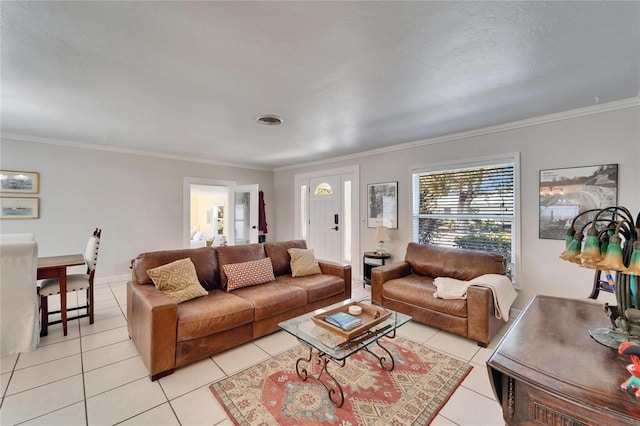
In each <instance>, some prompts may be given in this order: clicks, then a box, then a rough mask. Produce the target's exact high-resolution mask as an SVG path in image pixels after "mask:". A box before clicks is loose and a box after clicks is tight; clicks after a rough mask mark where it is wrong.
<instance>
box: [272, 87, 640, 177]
mask: <svg viewBox="0 0 640 426" xmlns="http://www.w3.org/2000/svg"><path fill="white" fill-rule="evenodd" d="M637 106H640V96H637V97H635V98H629V99H623V100H620V101H613V102H607V103H604V104H598V105H591V106H588V107H584V108H578V109H573V110H569V111H563V112H559V113H555V114H548V115H542V116H539V117H534V118H528V119H525V120H519V121H512V122H510V123H505V124H498V125H495V126H489V127H483V128H480V129H475V130H469V131H466V132H460V133H453V134H450V135H444V136H437V137H433V138H428V139H421V140H418V141H413V142H407V143H402V144H397V145H391V146H387V147H384V148H378V149H372V150H369V151H363V152H359V153H356V154H350V155H345V156H341V157H334V158H329V159H325V160H318V161H312V162H308V163H302V164H296V165H293V166H285V167H277V168H275V169H274V170H273V171H274V172H281V171H286V170H293V169H301V168H306V167H312V166H320V165H325V164H329V163H335V162H338V161H348V160H354V159H358V158H364V157H369V156H372V155H379V154H386V153H390V152H396V151H402V150H405V149H412V148H418V147H421V146H426V145H434V144H438V143H444V142H451V141H456V140H461V139H467V138H472V137H477V136H482V135H488V134H491V133H499V132H505V131H508V130H515V129H521V128H524V127H532V126H538V125H541V124H547V123H552V122H554V121H563V120H571V119H574V118H579V117H585V116H589V115H593V114H602V113H605V112H610V111H618V110H623V109H627V108H633V107H637Z"/></svg>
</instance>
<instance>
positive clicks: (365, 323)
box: [311, 302, 391, 340]
mask: <svg viewBox="0 0 640 426" xmlns="http://www.w3.org/2000/svg"><path fill="white" fill-rule="evenodd" d="M353 305H356V306H360V307H361V308H362V313H361V314H360V315H354V316H356V317H358V318H360V319H361V320H362V324H361V325H360V326H358V327H355V328H352V329H351V330H348V331H347V330H343V329H341V328H339V327H336V326H334V325H333V324H329V323H328V322H326V321H325V320H324V319H325V318H326V317H328V316H329V315H331V314H335V313H336V312H345V313H347V314H348V313H349V306H353ZM390 315H391V313H390V312H389V311H387V310H385V309H384V308H383V307H381V306H374V305H369V304H366V303H360V302H353V303H349V304H348V305H343V306H340V307H338V308H335V309H331V310H329V311H327V312H323V313H321V314H319V315H315V316H313V317H311V321H313V322H314V323H315V324H316V325H318V326H320V327H322V328H325V329H327V330H329V331H331V332H333V333H336V334H338V335H339V336H341V337H343V338H345V339H347V340H351V339H353V338H354V337H357V336H359V335H361V334H362V333H364V332H366V331H367V330H369V329H370V328H371V327H374V326H376V325H378V324H380V323H381V322H382V321H384V320H386V319H387V318H389V316H390Z"/></svg>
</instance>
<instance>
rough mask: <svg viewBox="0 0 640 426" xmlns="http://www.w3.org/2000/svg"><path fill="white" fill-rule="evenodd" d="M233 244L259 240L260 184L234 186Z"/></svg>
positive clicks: (232, 201)
mask: <svg viewBox="0 0 640 426" xmlns="http://www.w3.org/2000/svg"><path fill="white" fill-rule="evenodd" d="M232 195H233V200H231V202H230V205H232V206H233V207H232V209H233V212H232V218H233V219H232V220H233V240H232V241H233V245H242V244H253V243H257V242H258V185H257V184H255V185H239V186H235V187H233V191H232Z"/></svg>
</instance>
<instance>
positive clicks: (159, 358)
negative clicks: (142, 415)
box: [127, 281, 178, 380]
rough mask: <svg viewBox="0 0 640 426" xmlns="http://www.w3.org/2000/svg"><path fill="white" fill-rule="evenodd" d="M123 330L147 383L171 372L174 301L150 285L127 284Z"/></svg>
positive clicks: (175, 325) (175, 328) (175, 329)
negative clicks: (144, 368) (142, 366)
mask: <svg viewBox="0 0 640 426" xmlns="http://www.w3.org/2000/svg"><path fill="white" fill-rule="evenodd" d="M127 327H128V330H129V337H131V339H132V340H133V343H134V344H135V345H136V347H137V348H138V351H139V352H140V356H141V357H142V360H143V361H144V363H145V365H146V366H147V369H148V370H149V375H150V376H151V380H155V379H157V378H160V377H162V376H164V375H165V374H168V373H170V372H172V371H173V369H174V368H175V357H176V339H177V334H178V305H177V304H176V302H174V301H173V300H171V298H169V296H167V295H165V294H164V293H163V292H161V291H160V290H158V289H157V288H155V287H154V286H153V285H149V284H143V285H141V284H138V283H136V282H133V281H129V282H128V283H127ZM163 373H164V374H163Z"/></svg>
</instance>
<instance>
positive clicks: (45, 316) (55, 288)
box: [38, 228, 102, 330]
mask: <svg viewBox="0 0 640 426" xmlns="http://www.w3.org/2000/svg"><path fill="white" fill-rule="evenodd" d="M101 233H102V230H101V229H98V228H96V230H95V231H93V235H92V236H91V237H90V238H89V241H88V242H87V248H86V249H85V251H84V261H85V263H86V265H87V273H86V274H69V275H67V293H69V292H71V291H80V290H85V291H86V302H87V303H86V304H84V305H81V306H74V307H71V308H67V312H68V311H75V310H81V309H86V312H85V313H84V314H82V315H80V314H78V315H76V316H74V317H68V318H67V321H70V320H74V319H78V318H84V317H87V316H88V317H89V324H93V315H94V303H93V301H94V295H93V277H94V275H95V273H96V263H97V261H98V248H99V247H100V234H101ZM58 294H60V281H59V280H58V278H50V279H46V280H43V281H41V282H40V283H39V284H38V295H39V296H40V311H41V315H42V323H41V327H42V328H43V329H44V330H46V329H47V327H48V325H51V324H59V323H61V322H62V320H57V321H51V322H49V315H54V314H59V313H61V311H51V312H49V309H48V301H47V298H48V297H49V296H53V295H58ZM60 297H66V295H61V296H60Z"/></svg>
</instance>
